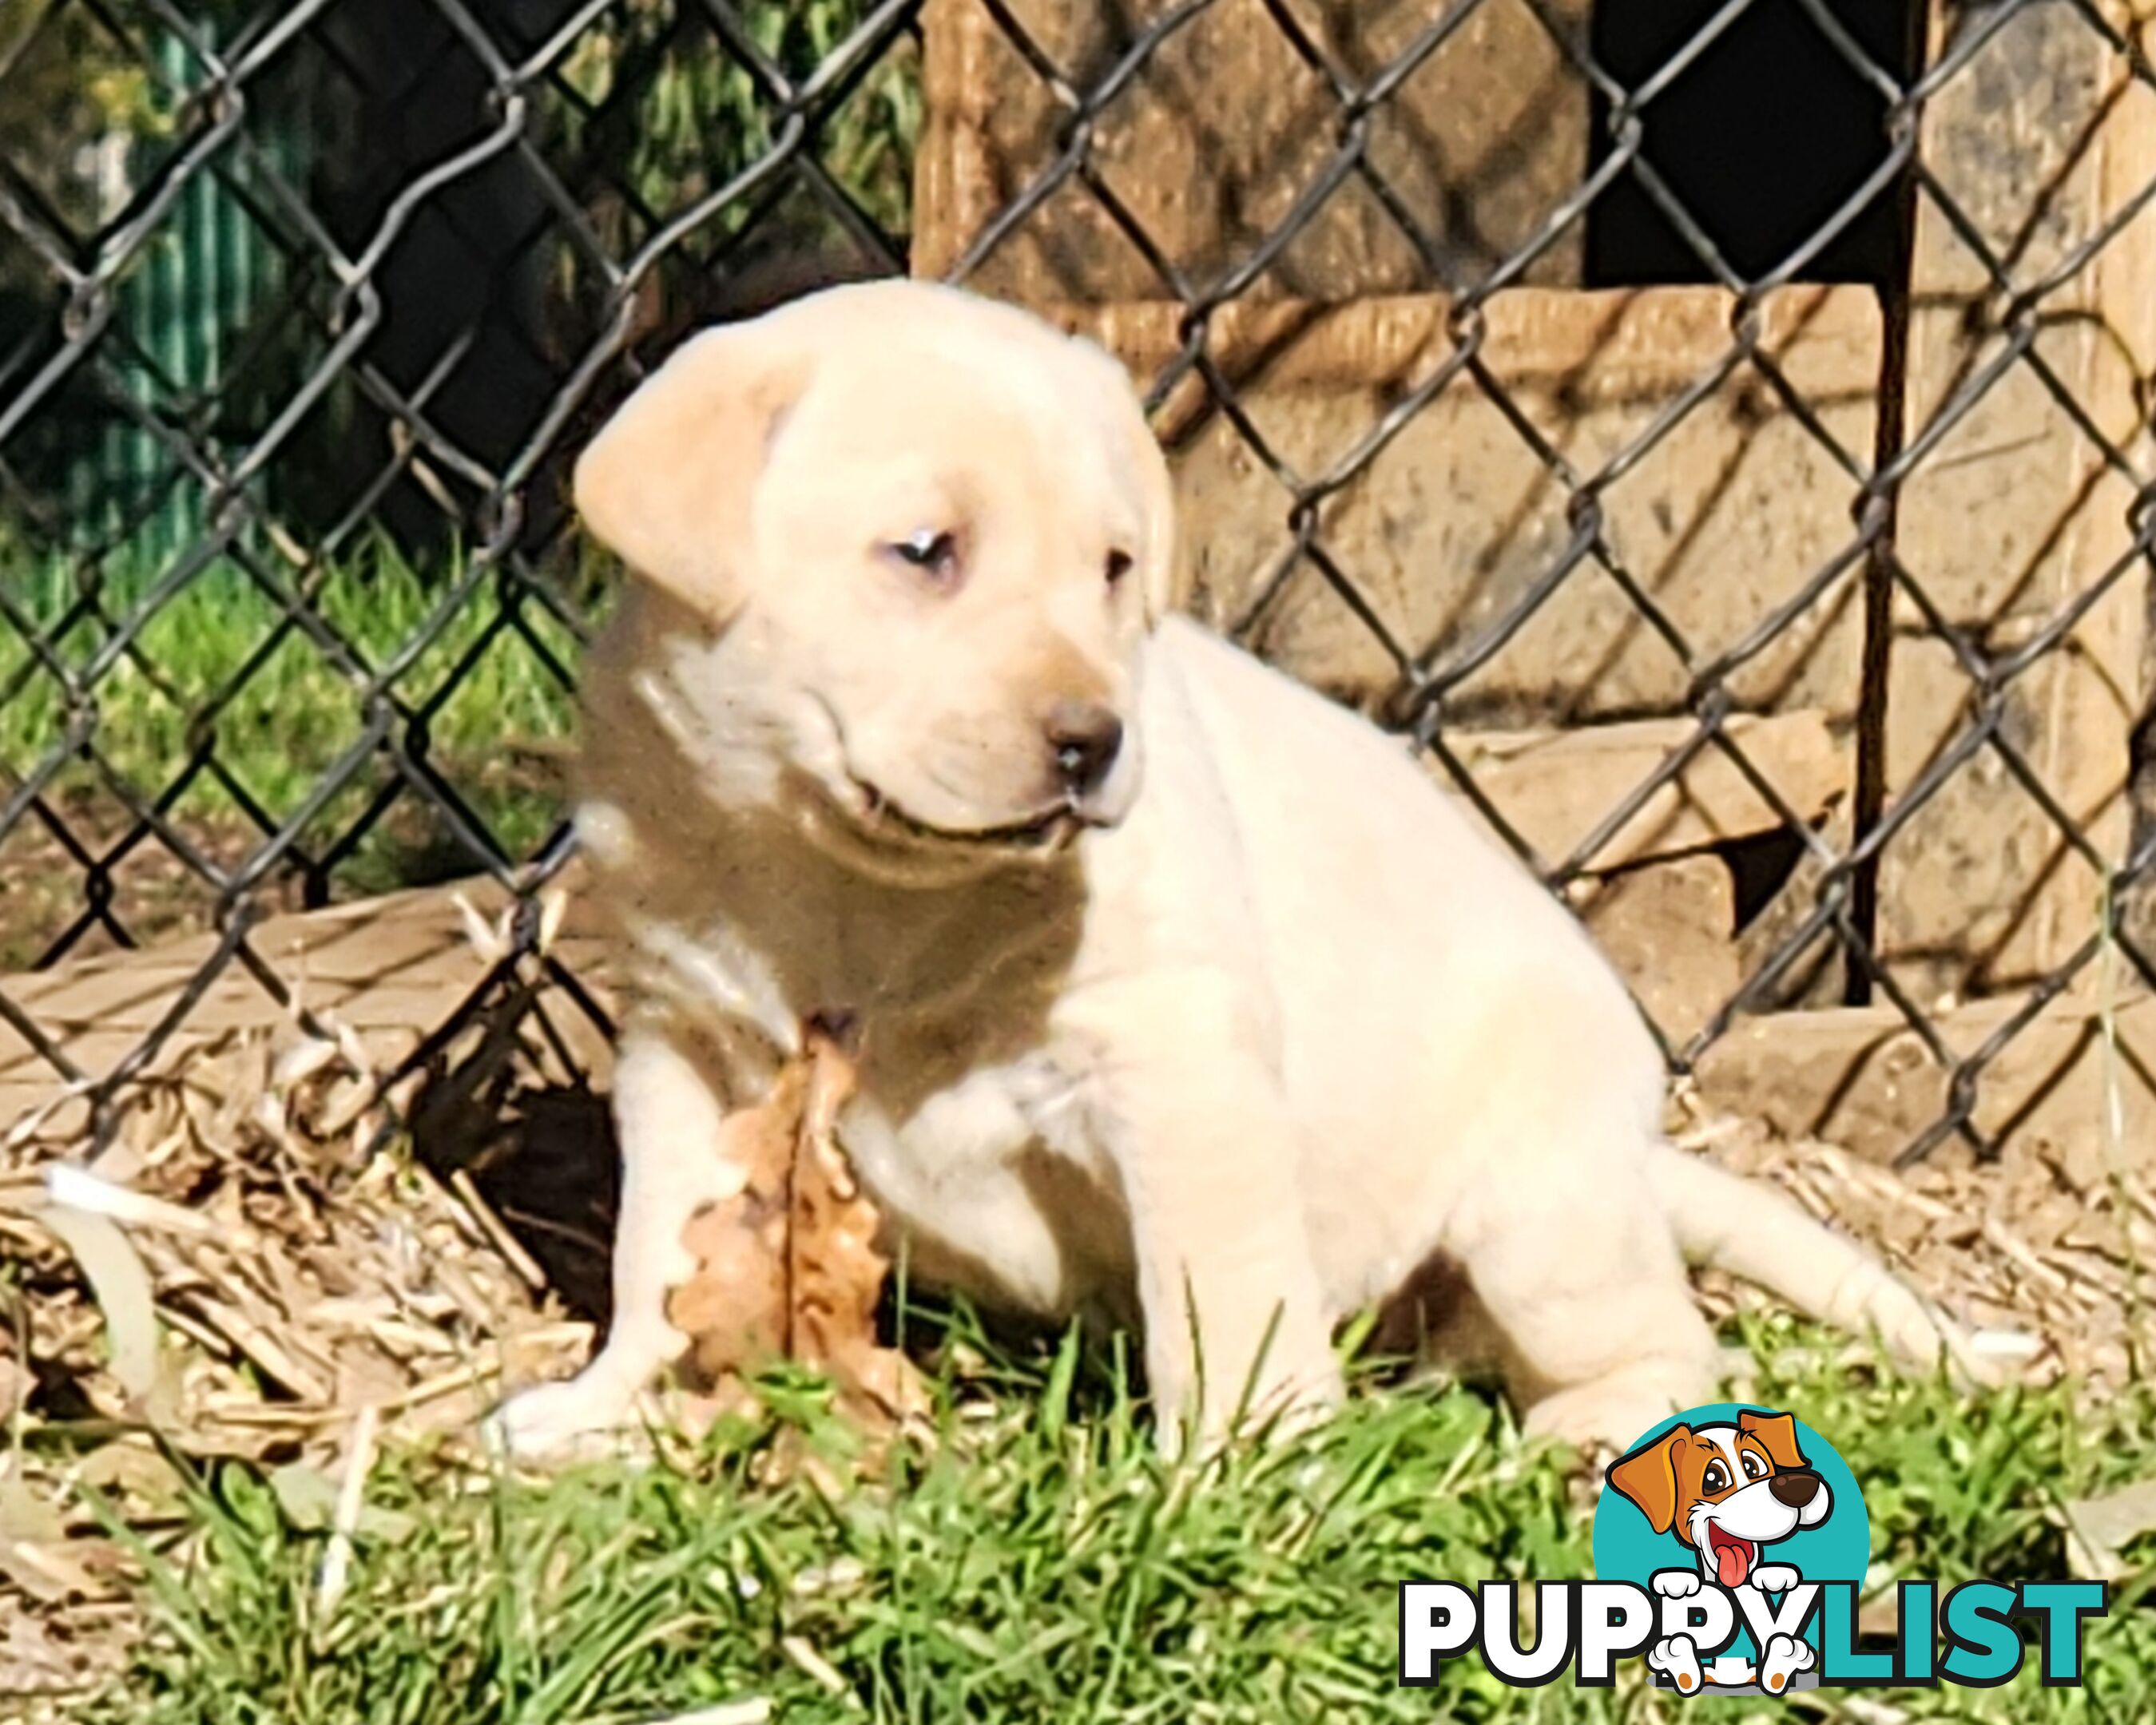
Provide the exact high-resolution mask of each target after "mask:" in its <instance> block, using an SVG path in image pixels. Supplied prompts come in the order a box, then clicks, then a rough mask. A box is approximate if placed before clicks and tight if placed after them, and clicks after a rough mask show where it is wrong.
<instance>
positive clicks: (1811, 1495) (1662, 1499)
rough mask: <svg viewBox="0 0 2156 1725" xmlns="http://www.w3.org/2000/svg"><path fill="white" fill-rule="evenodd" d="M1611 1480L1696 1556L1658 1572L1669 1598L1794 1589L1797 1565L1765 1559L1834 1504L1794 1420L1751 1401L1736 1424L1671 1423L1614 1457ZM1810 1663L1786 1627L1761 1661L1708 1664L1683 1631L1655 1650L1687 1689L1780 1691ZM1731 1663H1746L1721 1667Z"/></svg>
mask: <svg viewBox="0 0 2156 1725" xmlns="http://www.w3.org/2000/svg"><path fill="white" fill-rule="evenodd" d="M1609 1485H1610V1487H1611V1488H1612V1489H1613V1490H1614V1491H1617V1492H1621V1493H1622V1494H1623V1495H1624V1496H1625V1497H1628V1498H1630V1500H1631V1501H1632V1502H1633V1503H1635V1505H1637V1506H1638V1507H1639V1509H1640V1513H1642V1514H1643V1515H1645V1517H1646V1518H1647V1520H1648V1521H1649V1523H1651V1524H1652V1526H1653V1528H1654V1529H1655V1532H1656V1533H1675V1534H1676V1536H1677V1537H1678V1538H1680V1539H1682V1540H1684V1541H1685V1542H1686V1543H1688V1544H1690V1545H1691V1548H1692V1549H1693V1551H1694V1552H1695V1553H1696V1554H1697V1566H1696V1567H1694V1568H1686V1569H1660V1570H1657V1571H1655V1574H1654V1576H1653V1577H1652V1583H1653V1586H1654V1589H1655V1592H1656V1593H1658V1594H1661V1595H1662V1596H1663V1597H1664V1598H1665V1599H1684V1598H1687V1597H1689V1596H1690V1595H1691V1594H1696V1593H1697V1592H1698V1591H1699V1589H1700V1588H1701V1587H1702V1585H1703V1584H1707V1583H1713V1584H1717V1585H1719V1586H1721V1587H1722V1588H1725V1589H1727V1590H1728V1591H1730V1592H1731V1593H1732V1594H1733V1593H1735V1592H1736V1591H1737V1590H1738V1589H1740V1588H1756V1589H1758V1590H1759V1591H1760V1592H1761V1593H1763V1594H1780V1593H1786V1592H1787V1591H1788V1590H1789V1589H1791V1588H1793V1587H1794V1586H1796V1585H1797V1584H1798V1583H1799V1581H1800V1580H1802V1579H1803V1578H1802V1576H1800V1575H1799V1574H1798V1572H1797V1570H1796V1569H1795V1568H1794V1566H1793V1565H1791V1564H1776V1563H1768V1562H1767V1561H1765V1552H1766V1548H1767V1547H1768V1546H1769V1545H1772V1544H1773V1543H1774V1542H1775V1541H1776V1540H1778V1539H1786V1538H1789V1536H1790V1535H1791V1534H1792V1533H1795V1532H1796V1531H1797V1530H1798V1529H1799V1528H1815V1527H1817V1526H1818V1525H1819V1524H1820V1523H1821V1522H1824V1521H1825V1519H1826V1518H1827V1517H1828V1516H1829V1515H1830V1513H1832V1512H1833V1509H1834V1494H1833V1493H1832V1492H1830V1491H1829V1490H1828V1489H1827V1484H1826V1482H1825V1480H1823V1479H1821V1478H1820V1477H1819V1475H1818V1474H1817V1473H1816V1472H1814V1471H1813V1470H1812V1468H1811V1467H1809V1466H1808V1465H1807V1464H1806V1462H1805V1461H1804V1451H1802V1450H1801V1449H1800V1448H1799V1447H1798V1444H1797V1432H1796V1422H1795V1420H1793V1419H1791V1418H1790V1416H1789V1415H1787V1414H1767V1413H1758V1412H1754V1411H1753V1410H1751V1409H1745V1410H1742V1411H1740V1412H1739V1413H1738V1415H1737V1420H1736V1423H1735V1424H1733V1425H1727V1426H1721V1425H1716V1426H1705V1425H1702V1426H1686V1425H1677V1426H1671V1428H1670V1429H1669V1430H1668V1431H1665V1432H1662V1433H1661V1434H1660V1435H1659V1436H1656V1437H1655V1440H1654V1441H1652V1442H1650V1443H1647V1444H1644V1445H1642V1446H1640V1448H1638V1449H1636V1450H1634V1451H1631V1452H1630V1454H1629V1455H1625V1456H1620V1457H1619V1458H1618V1459H1617V1460H1616V1461H1614V1462H1612V1463H1611V1464H1610V1467H1609ZM1785 1644H1786V1645H1785ZM1811 1662H1812V1649H1811V1647H1810V1646H1809V1644H1807V1643H1805V1642H1804V1641H1799V1640H1797V1639H1796V1638H1795V1637H1794V1636H1790V1635H1774V1637H1773V1638H1772V1640H1771V1641H1770V1642H1769V1644H1768V1646H1767V1647H1766V1649H1765V1650H1764V1651H1763V1654H1762V1656H1761V1657H1760V1660H1759V1662H1758V1665H1757V1666H1753V1664H1752V1662H1751V1661H1748V1660H1740V1661H1733V1662H1732V1661H1722V1660H1717V1661H1713V1662H1712V1664H1710V1665H1707V1666H1705V1667H1702V1661H1701V1660H1700V1657H1699V1652H1698V1650H1697V1648H1696V1647H1695V1646H1693V1645H1692V1643H1691V1640H1690V1639H1689V1638H1688V1637H1687V1636H1685V1635H1668V1636H1665V1637H1664V1638H1662V1639H1661V1640H1660V1641H1656V1642H1655V1644H1654V1646H1652V1647H1650V1648H1649V1649H1648V1651H1647V1664H1648V1665H1649V1666H1650V1667H1651V1668H1652V1669H1654V1670H1655V1671H1660V1672H1661V1674H1662V1675H1663V1676H1666V1677H1667V1678H1668V1679H1669V1680H1670V1681H1671V1682H1672V1683H1673V1684H1674V1685H1675V1686H1676V1687H1677V1688H1678V1689H1679V1690H1680V1691H1681V1692H1684V1693H1686V1694H1691V1693H1692V1692H1695V1691H1697V1690H1698V1689H1700V1688H1701V1687H1702V1686H1703V1685H1704V1686H1707V1687H1729V1686H1734V1685H1739V1684H1742V1685H1749V1684H1751V1683H1753V1682H1754V1681H1757V1682H1758V1685H1759V1687H1761V1688H1762V1689H1763V1690H1765V1691H1767V1692H1768V1693H1771V1694H1779V1693H1781V1692H1783V1691H1784V1689H1786V1688H1787V1687H1789V1681H1790V1680H1791V1678H1793V1677H1794V1676H1795V1675H1796V1674H1797V1672H1799V1671H1803V1670H1805V1669H1807V1668H1809V1666H1810V1665H1811ZM1732 1663H1733V1664H1735V1665H1742V1666H1743V1667H1744V1669H1743V1671H1738V1670H1735V1669H1730V1670H1727V1671H1723V1670H1721V1669H1719V1668H1718V1667H1720V1666H1723V1665H1725V1664H1732Z"/></svg>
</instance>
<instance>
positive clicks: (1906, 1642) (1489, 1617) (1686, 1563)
mask: <svg viewBox="0 0 2156 1725" xmlns="http://www.w3.org/2000/svg"><path fill="white" fill-rule="evenodd" d="M1870 1554H1871V1523H1870V1520H1869V1518H1867V1517H1866V1513H1865V1509H1864V1497H1863V1493H1862V1492H1861V1491H1860V1490H1859V1488H1858V1487H1857V1483H1856V1476H1855V1475H1854V1474H1852V1473H1851V1472H1850V1470H1849V1467H1848V1464H1847V1463H1845V1461H1843V1460H1842V1459H1841V1457H1840V1456H1839V1455H1838V1454H1836V1453H1835V1449H1834V1447H1833V1446H1832V1445H1830V1444H1829V1443H1828V1442H1827V1441H1825V1439H1824V1438H1822V1437H1821V1436H1820V1435H1819V1434H1818V1433H1817V1432H1816V1431H1813V1430H1812V1429H1811V1427H1809V1426H1806V1425H1805V1424H1804V1422H1803V1421H1802V1420H1798V1419H1796V1418H1795V1417H1794V1416H1793V1415H1789V1414H1785V1413H1778V1412H1775V1411H1774V1410H1771V1409H1766V1408H1753V1407H1740V1406H1737V1405H1730V1404H1725V1405H1718V1406H1712V1407H1701V1408H1694V1409H1692V1410H1690V1411H1689V1412H1687V1413H1684V1414H1680V1415H1676V1417H1675V1418H1674V1419H1671V1420H1665V1421H1663V1422H1662V1423H1661V1425H1659V1426H1655V1427H1654V1428H1653V1429H1652V1430H1650V1431H1648V1432H1647V1433H1646V1435H1645V1436H1643V1437H1642V1438H1640V1441H1638V1442H1637V1443H1635V1445H1633V1446H1632V1447H1631V1448H1630V1450H1628V1451H1625V1454H1624V1455H1622V1456H1619V1457H1618V1458H1617V1460H1616V1461H1613V1462H1612V1463H1611V1464H1610V1465H1609V1470H1608V1472H1606V1473H1605V1474H1604V1480H1603V1490H1602V1497H1601V1501H1600V1502H1599V1503H1598V1504H1597V1505H1596V1507H1595V1514H1594V1567H1595V1571H1596V1575H1597V1578H1598V1579H1595V1580H1593V1581H1538V1582H1536V1583H1534V1584H1532V1585H1533V1610H1532V1630H1527V1629H1526V1628H1524V1627H1523V1625H1522V1610H1521V1605H1522V1600H1521V1597H1520V1594H1521V1584H1518V1583H1516V1582H1510V1581H1483V1582H1481V1583H1479V1584H1475V1585H1473V1586H1471V1585H1469V1584H1466V1583H1464V1582H1457V1581H1410V1582H1405V1583H1403V1584H1402V1585H1401V1588H1400V1661H1399V1681H1400V1682H1401V1684H1402V1685H1403V1686H1404V1687H1411V1688H1412V1687H1422V1686H1424V1685H1428V1684H1432V1683H1435V1682H1436V1681H1438V1677H1439V1674H1440V1671H1441V1670H1442V1668H1443V1666H1444V1664H1445V1661H1447V1660H1460V1659H1475V1660H1477V1661H1480V1662H1481V1664H1482V1665H1483V1666H1486V1668H1487V1669H1488V1670H1489V1671H1491V1673H1492V1674H1494V1675H1495V1676H1497V1677H1498V1678H1499V1679H1501V1681H1505V1682H1507V1683H1511V1684H1513V1685H1515V1686H1517V1687H1522V1688H1528V1687H1539V1686H1540V1685H1543V1684H1545V1683H1550V1682H1553V1681H1557V1680H1558V1679H1559V1678H1561V1677H1563V1676H1567V1675H1569V1676H1570V1677H1571V1679H1572V1681H1573V1683H1574V1684H1575V1685H1577V1686H1578V1687H1582V1688H1589V1689H1594V1688H1604V1687H1608V1686H1609V1684H1610V1683H1611V1682H1613V1681H1614V1680H1615V1670H1616V1662H1617V1661H1619V1660H1620V1659H1630V1658H1637V1659H1640V1660H1643V1661H1645V1664H1646V1667H1647V1670H1648V1672H1649V1674H1650V1679H1651V1681H1653V1682H1654V1683H1655V1685H1656V1686H1657V1687H1661V1688H1664V1689H1668V1690H1671V1691H1673V1692H1676V1694H1678V1695H1681V1696H1697V1695H1768V1696H1779V1695H1787V1694H1789V1693H1791V1692H1794V1691H1797V1690H1801V1689H1810V1688H1815V1687H1819V1686H1820V1684H1823V1683H1824V1684H1828V1685H1832V1686H1835V1687H1848V1688H1856V1687H1931V1686H1933V1685H1935V1684H1938V1683H1941V1682H1947V1683H1955V1684H1960V1685H1963V1686H1966V1687H1972V1688H1985V1689H1988V1688H1995V1687H1998V1686H1999V1684H2002V1683H2005V1682H2006V1681H2010V1679H2011V1678H2012V1677H2013V1676H2015V1673H2017V1672H2018V1671H2020V1669H2021V1666H2022V1662H2023V1660H2024V1657H2025V1654H2026V1651H2027V1649H2026V1646H2025V1643H2024V1641H2023V1639H2022V1632H2021V1629H2020V1623H2018V1622H2017V1621H2016V1620H2021V1621H2025V1622H2027V1623H2030V1624H2031V1625H2034V1627H2035V1632H2036V1636H2035V1639H2036V1644H2037V1656H2038V1659H2039V1661H2040V1664H2039V1670H2040V1674H2041V1678H2042V1681H2043V1684H2044V1686H2045V1687H2046V1688H2057V1687H2067V1686H2071V1685H2077V1684H2079V1683H2080V1681H2082V1626H2083V1624H2084V1621H2085V1620H2087V1619H2090V1618H2095V1617H2102V1615H2105V1612H2106V1610H2107V1600H2106V1595H2105V1589H2104V1587H2103V1584H2102V1583H2100V1582H2094V1581H2046V1582H2025V1583H2023V1584H2020V1585H2019V1586H2013V1585H2009V1584H2006V1583H2004V1582H1996V1581H1971V1582H1964V1583H1963V1584H1961V1585H1960V1586H1958V1587H1955V1588H1952V1589H1948V1590H1947V1591H1946V1592H1945V1594H1943V1595H1942V1594H1941V1592H1940V1589H1939V1588H1938V1584H1936V1583H1934V1582H1930V1581H1904V1582H1902V1584H1900V1588H1899V1604H1900V1606H1901V1631H1900V1635H1899V1636H1898V1638H1897V1642H1896V1645H1895V1646H1894V1647H1893V1648H1892V1650H1891V1651H1886V1650H1865V1651H1860V1650H1859V1648H1858V1646H1857V1631H1856V1605H1857V1595H1858V1593H1859V1592H1860V1590H1861V1587H1862V1585H1863V1581H1864V1574H1865V1570H1866V1566H1867V1564H1868V1563H1869V1560H1870ZM1523 1641H1524V1642H1526V1643H1527V1645H1524V1646H1523V1645H1522V1643H1523Z"/></svg>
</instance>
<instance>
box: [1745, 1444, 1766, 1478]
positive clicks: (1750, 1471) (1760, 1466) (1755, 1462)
mask: <svg viewBox="0 0 2156 1725" xmlns="http://www.w3.org/2000/svg"><path fill="white" fill-rule="evenodd" d="M1766 1471H1767V1464H1766V1463H1765V1462H1764V1461H1761V1460H1760V1459H1759V1458H1758V1456H1755V1455H1753V1453H1752V1452H1751V1451H1749V1450H1747V1451H1745V1452H1744V1477H1745V1478H1747V1479H1757V1478H1758V1477H1759V1476H1760V1475H1761V1474H1763V1473H1764V1472H1766Z"/></svg>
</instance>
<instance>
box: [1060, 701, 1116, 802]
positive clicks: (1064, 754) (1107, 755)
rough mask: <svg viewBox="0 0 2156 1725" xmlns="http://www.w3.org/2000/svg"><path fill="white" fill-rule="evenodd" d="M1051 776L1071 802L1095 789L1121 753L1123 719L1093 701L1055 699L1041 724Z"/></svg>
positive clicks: (1102, 781) (1089, 794)
mask: <svg viewBox="0 0 2156 1725" xmlns="http://www.w3.org/2000/svg"><path fill="white" fill-rule="evenodd" d="M1045 730H1046V732H1047V735H1048V746H1049V749H1050V751H1051V752H1052V753H1053V754H1054V755H1055V776H1056V779H1057V781H1058V782H1059V783H1060V784H1061V785H1062V786H1063V791H1064V794H1065V796H1067V797H1069V798H1070V801H1072V802H1073V803H1074V804H1075V803H1077V802H1081V801H1084V800H1085V799H1086V797H1089V796H1092V795H1093V794H1094V793H1095V792H1096V791H1099V790H1100V788H1101V786H1102V785H1104V784H1106V782H1107V778H1108V775H1109V774H1110V773H1111V772H1112V771H1113V770H1115V765H1116V756H1117V755H1120V754H1121V753H1122V748H1123V722H1122V719H1118V718H1117V717H1116V715H1115V714H1114V712H1113V711H1112V710H1111V709H1109V708H1107V707H1104V706H1102V705H1101V704H1100V703H1099V702H1097V701H1058V702H1057V703H1056V704H1055V706H1054V707H1053V708H1051V709H1050V711H1049V714H1048V722H1047V724H1046V725H1045Z"/></svg>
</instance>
